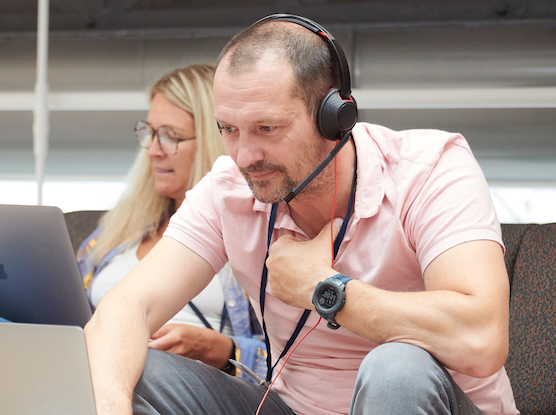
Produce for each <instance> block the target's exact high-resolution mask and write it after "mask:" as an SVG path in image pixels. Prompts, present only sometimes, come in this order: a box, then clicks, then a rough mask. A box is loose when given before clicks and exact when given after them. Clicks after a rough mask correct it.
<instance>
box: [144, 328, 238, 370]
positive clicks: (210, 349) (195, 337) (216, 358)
mask: <svg viewBox="0 0 556 415" xmlns="http://www.w3.org/2000/svg"><path fill="white" fill-rule="evenodd" d="M149 347H151V348H153V349H159V350H163V351H166V352H169V353H174V354H179V355H181V356H186V357H189V358H191V359H196V360H200V361H202V362H204V363H206V364H208V365H211V366H214V367H216V368H217V369H220V368H221V367H223V366H224V365H225V364H226V361H227V360H228V357H229V356H230V352H231V350H232V339H230V338H229V337H226V336H225V335H223V334H221V333H218V332H216V331H214V330H211V329H207V328H201V327H194V326H190V325H188V324H166V325H164V326H162V327H161V328H160V329H159V330H158V331H157V332H156V333H154V334H153V335H152V336H151V342H150V343H149Z"/></svg>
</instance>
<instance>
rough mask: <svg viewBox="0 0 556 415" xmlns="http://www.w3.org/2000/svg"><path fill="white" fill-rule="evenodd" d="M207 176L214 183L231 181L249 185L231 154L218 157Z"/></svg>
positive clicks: (236, 183)
mask: <svg viewBox="0 0 556 415" xmlns="http://www.w3.org/2000/svg"><path fill="white" fill-rule="evenodd" d="M207 176H208V178H209V179H210V181H211V182H212V183H213V184H214V183H220V184H222V183H226V182H229V183H233V184H235V185H240V186H247V182H246V181H245V178H244V177H243V175H242V174H241V172H240V171H239V169H238V167H237V165H236V164H235V162H234V161H233V160H232V158H231V157H230V156H220V157H218V158H217V159H216V161H215V162H214V164H213V165H212V169H211V171H210V173H209V174H208V175H207Z"/></svg>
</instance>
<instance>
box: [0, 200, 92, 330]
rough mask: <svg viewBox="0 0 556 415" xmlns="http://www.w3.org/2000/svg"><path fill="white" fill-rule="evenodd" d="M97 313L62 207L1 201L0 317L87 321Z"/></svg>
mask: <svg viewBox="0 0 556 415" xmlns="http://www.w3.org/2000/svg"><path fill="white" fill-rule="evenodd" d="M91 314H92V313H91V307H90V305H89V301H88V299H87V294H86V292H85V289H84V288H83V281H82V278H81V273H80V271H79V266H78V265H77V260H76V258H75V254H74V251H73V247H72V244H71V240H70V237H69V233H68V228H67V226H66V222H65V220H64V214H63V213H62V211H61V210H60V209H59V208H57V207H53V206H17V205H0V317H3V318H4V319H6V320H10V321H13V322H18V323H37V324H58V325H73V326H80V327H84V326H85V324H86V323H87V322H88V321H89V319H90V318H91Z"/></svg>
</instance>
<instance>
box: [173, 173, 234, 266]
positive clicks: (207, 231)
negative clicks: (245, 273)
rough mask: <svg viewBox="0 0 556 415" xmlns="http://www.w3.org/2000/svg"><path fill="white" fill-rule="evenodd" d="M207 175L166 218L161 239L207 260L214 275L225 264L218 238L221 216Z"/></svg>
mask: <svg viewBox="0 0 556 415" xmlns="http://www.w3.org/2000/svg"><path fill="white" fill-rule="evenodd" d="M212 178H213V174H212V172H209V173H208V174H207V175H206V176H205V177H204V178H203V179H202V180H201V181H200V182H199V183H198V184H197V185H196V186H195V187H194V188H193V189H191V190H189V191H188V192H187V193H186V197H185V200H184V201H183V203H182V205H181V206H180V207H179V209H178V210H177V212H176V213H175V214H174V215H173V216H172V218H171V219H170V223H169V225H168V228H167V229H166V231H165V232H164V236H169V237H170V238H172V239H175V240H176V241H178V242H180V243H182V244H183V245H185V246H187V247H188V248H189V249H191V250H192V251H193V252H195V253H196V254H197V255H199V256H200V257H202V258H203V259H204V260H205V261H207V262H208V263H209V264H210V265H211V266H212V268H213V269H214V270H215V273H216V272H217V271H218V270H220V269H221V268H222V267H223V266H224V264H225V263H226V262H227V257H226V252H225V249H224V243H223V238H222V223H221V215H220V213H219V211H218V206H217V204H216V203H215V202H214V201H215V197H216V196H215V192H217V187H216V186H214V183H211V181H212Z"/></svg>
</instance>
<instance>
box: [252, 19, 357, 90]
mask: <svg viewBox="0 0 556 415" xmlns="http://www.w3.org/2000/svg"><path fill="white" fill-rule="evenodd" d="M271 20H276V21H283V22H290V23H296V24H298V25H301V26H303V27H305V28H306V29H309V30H310V31H311V32H313V33H315V34H316V35H317V36H320V37H321V38H323V39H324V40H325V41H326V44H327V45H328V49H329V50H330V53H331V54H332V55H334V57H335V58H336V62H337V63H338V69H339V71H340V97H342V99H344V100H348V99H350V98H351V78H350V74H349V66H348V63H347V59H346V55H345V54H344V51H343V49H342V47H341V46H340V45H339V44H338V43H337V42H336V39H335V38H334V36H332V34H331V33H330V32H329V31H328V30H326V29H325V28H324V27H323V26H321V25H320V24H318V23H317V22H315V21H313V20H311V19H307V18H306V17H301V16H296V15H294V14H285V13H277V14H271V15H270V16H266V17H263V18H262V19H260V20H258V21H256V22H255V23H253V24H252V26H256V25H258V24H259V23H263V22H266V21H271Z"/></svg>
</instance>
